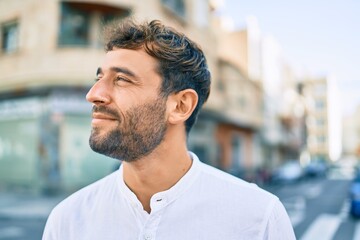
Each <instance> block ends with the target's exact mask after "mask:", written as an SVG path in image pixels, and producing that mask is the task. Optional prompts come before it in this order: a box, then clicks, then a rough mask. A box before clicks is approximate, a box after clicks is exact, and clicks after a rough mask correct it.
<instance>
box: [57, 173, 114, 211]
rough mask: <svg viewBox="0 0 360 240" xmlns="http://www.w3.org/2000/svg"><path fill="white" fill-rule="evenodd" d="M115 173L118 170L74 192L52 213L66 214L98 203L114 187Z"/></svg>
mask: <svg viewBox="0 0 360 240" xmlns="http://www.w3.org/2000/svg"><path fill="white" fill-rule="evenodd" d="M117 172H118V170H117V171H115V172H113V173H111V174H109V175H107V176H105V177H103V178H101V179H99V180H97V181H96V182H94V183H91V184H89V185H88V186H86V187H83V188H81V189H80V190H78V191H76V192H74V193H73V194H71V195H70V196H68V197H67V198H65V199H64V200H63V201H61V202H60V203H59V204H58V205H57V206H56V207H55V208H54V209H53V212H59V211H61V212H66V211H71V210H72V209H79V208H80V207H84V206H86V205H91V204H92V203H93V202H94V201H98V200H99V199H98V198H99V197H105V196H106V194H107V193H109V192H111V191H112V189H113V188H114V187H116V186H114V184H116V176H117Z"/></svg>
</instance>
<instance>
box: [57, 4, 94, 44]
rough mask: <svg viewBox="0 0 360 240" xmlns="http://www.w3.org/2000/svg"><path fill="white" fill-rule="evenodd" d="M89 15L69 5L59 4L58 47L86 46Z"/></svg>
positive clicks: (87, 42)
mask: <svg viewBox="0 0 360 240" xmlns="http://www.w3.org/2000/svg"><path fill="white" fill-rule="evenodd" d="M89 25H90V14H89V12H86V11H84V10H82V9H79V8H76V7H74V6H72V5H71V4H70V3H61V25H60V34H59V45H85V46H86V45H88V44H89V43H90V39H89V36H90V34H89Z"/></svg>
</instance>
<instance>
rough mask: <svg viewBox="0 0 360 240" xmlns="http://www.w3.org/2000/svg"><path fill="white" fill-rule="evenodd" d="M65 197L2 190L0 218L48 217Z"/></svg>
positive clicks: (0, 193)
mask: <svg viewBox="0 0 360 240" xmlns="http://www.w3.org/2000/svg"><path fill="white" fill-rule="evenodd" d="M65 197H66V196H42V195H28V194H23V193H21V194H19V193H11V192H0V219H22V220H25V219H46V218H47V217H48V215H49V214H50V212H51V210H52V209H53V208H54V207H55V206H56V205H57V204H58V203H59V202H60V201H61V200H63V199H64V198H65Z"/></svg>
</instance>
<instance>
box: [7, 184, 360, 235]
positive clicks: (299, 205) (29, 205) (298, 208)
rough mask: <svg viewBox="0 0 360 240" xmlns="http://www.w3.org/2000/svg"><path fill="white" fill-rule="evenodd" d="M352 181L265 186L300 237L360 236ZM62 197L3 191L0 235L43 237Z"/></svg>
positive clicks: (359, 222)
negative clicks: (49, 216) (350, 198)
mask: <svg viewBox="0 0 360 240" xmlns="http://www.w3.org/2000/svg"><path fill="white" fill-rule="evenodd" d="M349 183H350V180H349V179H346V178H344V177H328V178H320V179H305V180H301V181H300V182H297V183H292V184H285V185H270V186H266V187H264V188H265V189H267V190H268V191H271V192H272V193H274V194H275V195H277V196H278V197H279V198H280V200H281V201H282V202H283V204H284V206H285V208H286V209H287V211H288V213H289V216H290V219H291V221H292V224H293V226H294V230H295V234H296V237H297V239H300V240H318V239H321V240H337V239H338V240H344V239H350V240H358V239H360V220H356V219H353V218H352V217H350V216H349V214H348V212H349V202H348V191H349ZM60 200H61V197H58V198H47V199H44V198H30V199H29V198H20V199H15V198H14V199H12V198H9V197H8V198H7V199H5V198H4V197H3V195H2V196H1V197H0V204H1V206H0V239H1V240H3V239H9V240H10V239H11V240H15V239H16V240H20V239H28V240H35V239H36V240H38V239H41V235H42V231H43V228H44V225H45V222H46V217H47V214H48V212H49V211H50V210H51V209H52V207H53V206H54V205H55V204H56V203H57V202H59V201H60ZM4 206H7V207H4Z"/></svg>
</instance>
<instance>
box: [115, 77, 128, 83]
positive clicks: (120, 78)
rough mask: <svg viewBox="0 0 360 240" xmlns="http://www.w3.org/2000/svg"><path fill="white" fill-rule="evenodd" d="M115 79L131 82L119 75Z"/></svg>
mask: <svg viewBox="0 0 360 240" xmlns="http://www.w3.org/2000/svg"><path fill="white" fill-rule="evenodd" d="M116 81H123V82H131V81H130V80H129V79H127V78H124V77H121V76H117V77H116Z"/></svg>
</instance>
